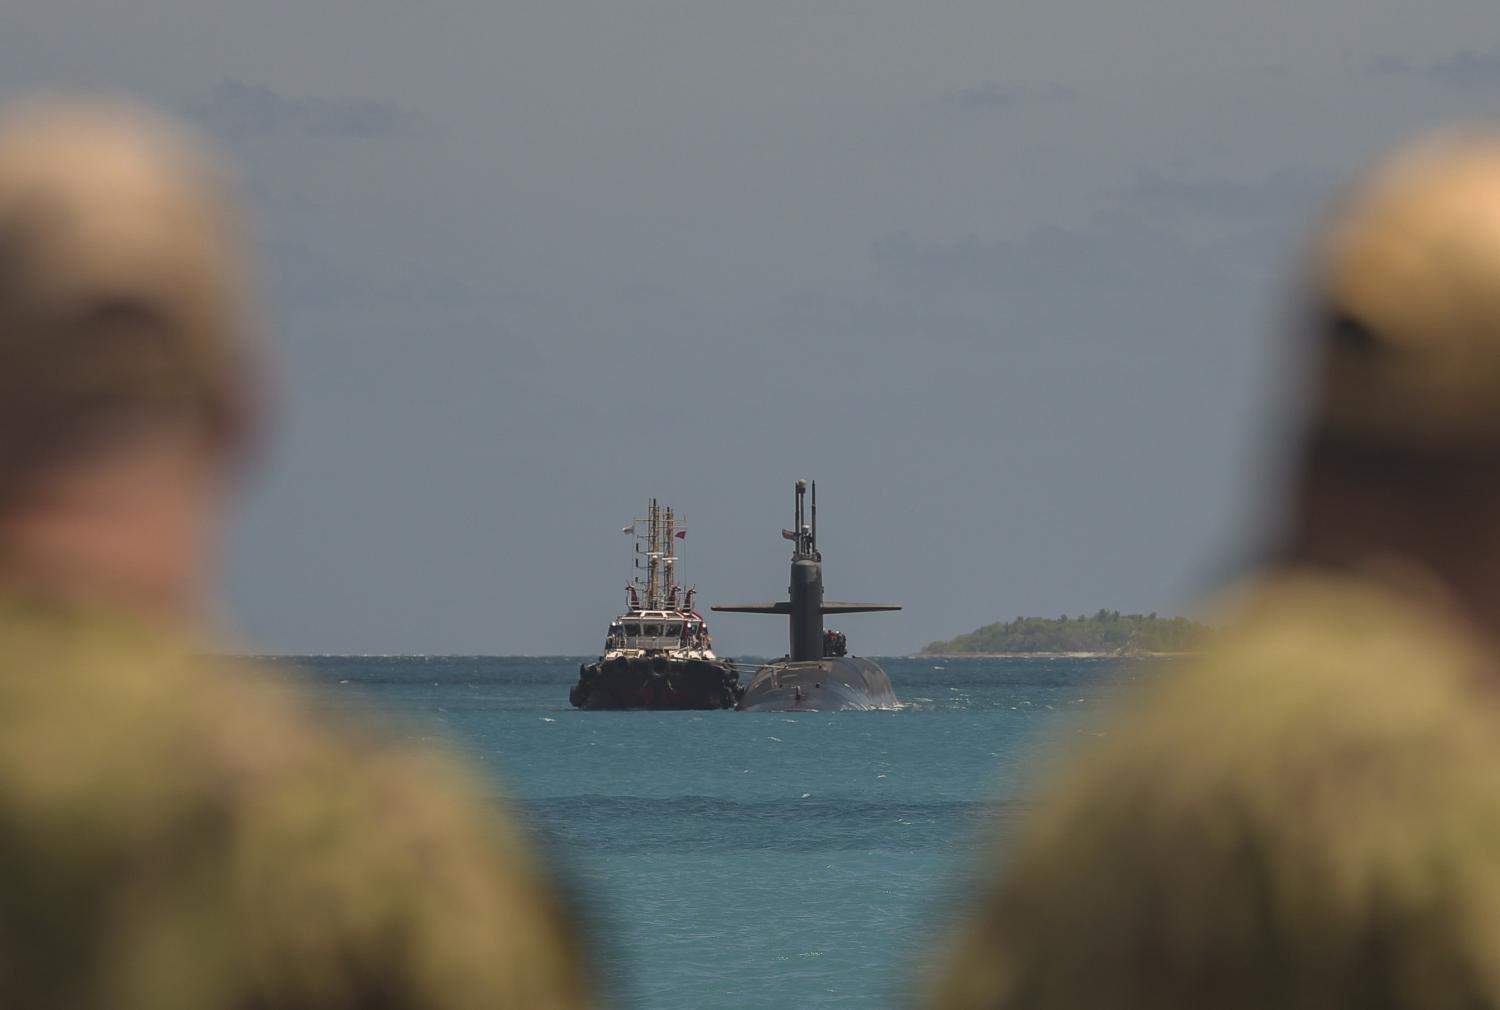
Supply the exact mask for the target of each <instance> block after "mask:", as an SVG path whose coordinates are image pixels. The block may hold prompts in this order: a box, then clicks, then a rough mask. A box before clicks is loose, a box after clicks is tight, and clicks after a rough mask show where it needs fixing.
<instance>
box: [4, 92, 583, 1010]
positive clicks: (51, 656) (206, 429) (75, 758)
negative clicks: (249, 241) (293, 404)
mask: <svg viewBox="0 0 1500 1010" xmlns="http://www.w3.org/2000/svg"><path fill="white" fill-rule="evenodd" d="M238 255H239V246H238V239H237V236H236V235H235V233H234V225H233V221H232V220H231V215H230V214H229V212H228V209H227V207H226V205H225V203H224V202H223V200H222V198H221V196H220V193H219V192H218V187H217V183H216V181H215V178H214V176H213V173H212V171H211V169H210V167H209V166H207V165H206V164H205V163H204V162H203V161H202V160H200V158H199V156H198V155H197V154H196V153H195V152H194V151H193V150H191V149H190V147H189V146H188V145H186V144H185V143H184V141H182V140H181V139H180V138H179V137H177V136H176V135H175V134H174V133H172V131H171V130H170V129H168V128H167V127H165V126H164V125H162V124H160V123H157V122H155V121H152V120H150V119H149V118H148V117H144V116H142V115H141V114H139V113H135V112H131V111H128V110H125V109H122V108H119V107H115V106H112V105H107V104H92V103H62V104H58V103H49V104H42V105H35V106H30V107H27V108H26V109H24V110H22V111H19V112H17V113H16V114H15V115H14V116H12V117H11V119H10V120H9V122H8V123H7V124H6V125H5V126H4V127H3V128H0V1006H6V1007H18V1008H19V1007H27V1008H53V1007H59V1008H60V1007H67V1008H105V1007H108V1008H112V1010H148V1008H149V1010H168V1008H178V1007H181V1008H189V1007H191V1008H236V1010H239V1008H249V1007H262V1008H277V1007H287V1008H290V1007H295V1008H299V1010H302V1008H314V1007H317V1008H354V1007H380V1008H407V1007H410V1008H418V1007H421V1008H427V1007H439V1008H478V1007H487V1008H489V1007H528V1008H533V1007H535V1008H549V1007H550V1008H572V1007H576V1006H581V1005H583V1004H584V1003H585V994H584V989H585V985H584V982H583V980H582V979H581V978H580V961H579V958H578V956H577V953H576V951H575V948H574V946H573V942H572V938H571V935H570V933H569V930H568V928H567V925H566V923H565V921H564V917H563V916H562V914H561V913H560V911H559V908H558V906H557V904H556V902H555V899H554V897H553V895H552V893H551V891H550V890H549V888H547V887H546V886H545V885H544V884H543V883H542V882H541V881H540V878H539V877H538V875H537V874H536V872H535V868H534V866H533V864H532V863H531V861H530V859H529V857H528V856H527V854H526V853H525V852H524V851H523V846H522V844H521V842H520V839H519V837H518V835H517V834H516V832H515V831H514V830H513V829H512V828H511V827H509V826H508V825H506V824H504V823H502V822H499V821H498V820H497V817H496V815H495V814H494V813H493V812H492V811H491V810H490V809H488V807H487V806H482V805H480V801H479V798H478V797H479V792H478V790H477V789H476V788H472V787H471V785H470V783H469V781H468V780H467V779H466V778H465V777H464V776H463V775H462V774H461V773H459V772H456V771H455V770H454V769H453V768H451V767H450V766H449V765H448V764H447V762H446V761H445V760H443V759H441V758H438V757H435V756H433V755H428V754H424V753H418V752H408V751H403V750H401V749H399V748H396V747H392V746H387V745H382V744H377V743H376V742H375V741H373V740H369V739H364V738H363V737H362V736H361V735H360V733H359V732H358V731H357V730H356V729H352V728H346V729H340V730H338V731H334V730H330V729H327V728H325V727H323V726H320V725H317V724H316V723H315V722H314V720H313V719H312V718H311V717H310V716H309V714H308V711H307V708H306V705H305V703H304V701H303V700H302V699H301V698H300V697H299V696H297V695H296V694H295V693H294V692H292V691H290V690H281V689H276V688H273V687H271V686H269V680H268V679H266V678H260V677H257V676H251V675H250V671H248V670H246V669H237V668H235V664H234V663H231V662H228V661H222V660H214V659H207V658H205V657H204V653H205V652H206V651H208V646H207V644H206V643H205V642H204V641H203V640H201V639H200V638H199V637H198V632H197V630H196V627H195V626H196V623H197V617H198V615H199V613H200V612H201V611H204V610H206V609H209V608H208V607H207V606H206V603H205V593H206V590H207V587H208V585H209V583H210V581H211V579H210V576H211V575H212V554H213V550H214V546H215V539H216V535H217V533H218V528H217V527H218V524H219V520H220V511H221V504H222V502H221V499H222V497H223V495H224V492H225V489H226V485H228V484H230V483H231V482H232V479H233V478H234V476H235V470H236V466H237V464H238V463H239V462H240V458H241V456H242V455H243V454H244V452H245V450H246V448H247V443H248V441H249V440H250V436H251V429H252V428H253V422H254V420H255V418H254V416H253V413H254V412H253V406H254V397H253V396H252V392H253V390H252V382H251V378H250V374H249V370H250V368H251V366H252V363H253V362H252V359H253V357H254V351H255V347H254V345H253V342H252V339H251V337H252V334H251V333H250V332H248V328H247V323H246V318H245V315H244V307H243V305H242V303H241V300H242V297H243V293H242V290H241V285H242V275H241V267H240V264H239V262H238V261H237V260H238Z"/></svg>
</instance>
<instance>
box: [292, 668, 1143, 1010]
mask: <svg viewBox="0 0 1500 1010" xmlns="http://www.w3.org/2000/svg"><path fill="white" fill-rule="evenodd" d="M289 662H291V663H293V664H295V665H296V666H297V668H298V669H299V670H300V672H298V673H296V674H294V676H296V677H298V678H301V679H305V680H308V681H311V682H312V683H313V684H314V685H315V686H316V690H317V691H318V692H319V693H320V694H321V695H322V696H323V697H324V698H325V699H326V701H327V704H328V705H330V706H331V707H333V708H335V709H351V710H356V711H357V710H361V709H373V710H374V711H375V712H376V713H377V714H378V715H379V716H380V717H381V725H382V726H384V727H385V729H384V731H385V732H390V733H394V734H400V735H402V736H404V737H407V738H411V739H422V740H431V741H434V742H440V743H445V744H447V745H449V746H452V747H454V748H456V749H458V750H460V751H462V752H463V753H464V754H465V755H466V756H467V757H468V758H469V759H470V761H471V762H472V763H473V764H475V765H476V766H477V767H478V768H479V769H480V770H481V772H482V773H483V774H484V775H485V776H486V781H487V783H488V784H489V785H490V786H491V787H492V788H493V790H494V793H495V795H496V796H504V797H506V798H508V799H509V800H510V801H511V804H512V806H513V807H514V808H515V809H517V810H518V812H519V813H520V814H521V816H522V817H523V818H524V819H525V821H526V822H527V825H528V827H529V828H530V829H531V830H532V831H533V832H535V833H536V835H537V838H538V845H539V850H540V851H541V852H543V853H545V855H546V857H547V858H548V859H549V860H550V861H551V864H552V868H553V869H554V871H555V872H556V873H557V874H558V876H559V878H560V879H561V880H562V881H563V882H564V886H565V887H566V889H567V890H568V892H569V893H570V894H571V895H572V897H573V901H574V903H575V905H576V906H577V908H578V911H579V914H580V915H581V917H582V918H583V919H584V921H585V923H586V929H587V932H588V935H589V937H590V945H591V948H592V950H593V951H594V952H595V955H596V964H597V972H598V981H599V984H600V987H601V988H602V990H603V991H604V994H605V995H606V997H607V1000H608V1003H609V1005H611V1006H614V1007H618V1008H621V1010H634V1008H639V1010H701V1008H725V1010H731V1008H734V1010H738V1008H766V1010H772V1008H774V1010H787V1008H803V1010H811V1008H835V1007H861V1008H880V1007H905V1006H910V1005H912V1004H913V1002H914V1000H915V998H916V993H917V992H918V991H919V990H920V983H921V979H922V972H923V971H924V970H925V969H926V968H927V967H928V966H929V965H930V964H931V962H932V955H933V953H934V952H935V951H936V950H938V948H939V946H940V944H941V942H942V939H943V937H944V935H945V931H946V930H948V929H950V928H951V926H952V923H953V922H954V921H955V917H956V916H957V914H958V913H959V912H961V910H962V909H963V908H964V902H963V896H964V895H965V894H966V893H971V891H970V888H969V885H971V884H972V883H973V881H974V879H975V876H976V874H977V873H978V872H979V871H980V870H981V869H982V867H983V865H984V860H985V859H989V858H993V854H994V852H995V851H996V849H997V848H1001V847H1003V842H1004V839H1005V837H1006V835H1007V833H1008V832H1009V831H1010V830H1011V829H1012V828H1013V827H1014V825H1015V824H1016V822H1017V820H1018V819H1019V818H1020V817H1021V816H1022V815H1023V814H1024V812H1025V810H1026V807H1027V803H1028V799H1027V797H1028V795H1029V794H1030V788H1031V786H1032V783H1033V782H1034V780H1035V779H1036V778H1037V777H1038V775H1039V774H1041V773H1042V771H1043V769H1044V766H1045V764H1046V763H1047V762H1048V761H1051V760H1054V759H1055V757H1056V756H1057V755H1059V754H1066V753H1067V752H1068V750H1069V749H1070V748H1074V747H1076V746H1078V745H1079V744H1081V743H1082V742H1083V741H1084V740H1086V739H1087V738H1088V736H1089V735H1090V734H1091V732H1092V728H1091V722H1090V720H1089V718H1088V715H1089V713H1090V712H1091V711H1093V710H1096V709H1097V708H1098V707H1099V706H1100V705H1101V704H1104V703H1106V702H1107V701H1108V700H1109V697H1110V695H1111V694H1112V693H1114V692H1116V691H1118V690H1119V689H1121V688H1122V687H1123V686H1125V685H1128V684H1129V683H1130V682H1131V681H1133V680H1135V679H1136V678H1137V677H1139V676H1145V675H1148V674H1145V673H1143V672H1142V668H1141V667H1139V666H1137V665H1135V664H1128V663H1121V662H1118V661H1114V660H1104V659H1070V658H1058V659H1045V658H1025V659H887V660H882V661H881V662H882V665H884V666H885V668H886V670H887V672H888V673H889V674H890V675H891V680H892V682H893V683H894V684H895V687H896V692H897V695H898V696H899V697H900V698H901V700H902V702H903V703H904V707H903V708H902V709H900V710H898V711H891V712H829V713H822V714H797V715H792V714H765V713H736V712H580V711H577V710H575V709H573V708H571V707H569V705H568V700H567V699H568V688H569V687H570V686H571V685H572V684H573V682H574V681H575V680H576V678H577V673H578V664H579V662H580V660H579V659H578V658H576V657H575V658H564V657H538V658H531V657H494V656H463V657H460V656H443V657H411V656H403V657H365V656H358V657H356V656H307V657H297V658H293V659H291V660H289ZM742 679H743V678H742Z"/></svg>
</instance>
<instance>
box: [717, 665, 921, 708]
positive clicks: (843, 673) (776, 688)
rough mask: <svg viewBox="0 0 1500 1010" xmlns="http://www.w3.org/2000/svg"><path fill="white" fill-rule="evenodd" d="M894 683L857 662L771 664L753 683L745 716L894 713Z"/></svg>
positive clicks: (741, 705)
mask: <svg viewBox="0 0 1500 1010" xmlns="http://www.w3.org/2000/svg"><path fill="white" fill-rule="evenodd" d="M896 705H897V703H896V692H895V691H894V690H893V689H892V688H891V679H890V677H888V676H886V673H885V671H884V670H882V669H881V668H880V667H879V666H877V665H876V664H874V663H872V662H870V661H869V660H868V659H860V658H858V657H856V656H836V657H835V656H830V657H827V658H825V659H809V660H803V661H800V662H794V663H792V662H783V663H770V664H767V665H766V666H763V667H761V668H760V669H759V670H757V671H756V672H755V676H754V677H752V678H751V679H750V685H749V686H748V687H746V688H745V692H744V694H743V696H741V698H740V701H739V704H738V705H737V706H736V707H737V708H738V709H739V710H740V711H741V712H833V711H838V710H864V711H869V710H874V709H884V708H895V707H896Z"/></svg>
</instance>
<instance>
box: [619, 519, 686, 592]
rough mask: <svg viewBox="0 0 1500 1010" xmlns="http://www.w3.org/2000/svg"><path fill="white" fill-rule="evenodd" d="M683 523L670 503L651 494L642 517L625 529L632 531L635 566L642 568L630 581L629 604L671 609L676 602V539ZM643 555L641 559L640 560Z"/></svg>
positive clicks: (638, 568)
mask: <svg viewBox="0 0 1500 1010" xmlns="http://www.w3.org/2000/svg"><path fill="white" fill-rule="evenodd" d="M682 525H683V522H682V517H681V516H679V515H677V514H676V513H675V512H673V511H672V507H671V506H670V505H666V506H664V505H659V504H658V503H657V501H656V499H655V498H652V499H651V505H650V507H649V508H648V509H647V510H646V515H645V517H644V518H638V519H636V520H634V521H633V522H632V523H631V525H630V526H629V528H628V532H632V533H634V534H635V538H636V543H635V553H636V559H635V567H636V570H637V571H640V570H641V569H642V568H643V567H644V568H645V571H646V576H645V578H644V579H642V578H640V577H639V576H637V577H636V578H635V580H634V581H633V582H632V583H631V599H630V600H629V605H630V606H631V607H632V608H633V609H638V610H671V609H673V607H674V606H675V605H676V600H675V597H676V595H677V594H676V589H677V588H678V587H677V551H676V541H677V539H678V534H679V532H680V530H681V527H682ZM642 559H644V560H642Z"/></svg>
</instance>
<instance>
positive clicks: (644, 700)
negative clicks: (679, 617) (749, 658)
mask: <svg viewBox="0 0 1500 1010" xmlns="http://www.w3.org/2000/svg"><path fill="white" fill-rule="evenodd" d="M743 690H744V689H743V688H742V687H741V686H740V674H739V671H738V670H736V669H735V668H734V664H733V663H728V662H720V661H717V660H706V659H675V658H671V657H667V656H652V657H649V658H646V657H639V658H630V659H627V658H624V657H616V658H614V659H606V660H601V661H599V662H594V663H586V664H584V665H583V666H581V667H579V668H578V683H577V684H575V685H574V686H573V689H572V690H571V691H570V692H568V700H569V701H570V702H572V703H573V707H574V708H585V709H607V710H622V709H679V710H680V709H713V708H734V707H735V704H736V703H737V702H738V701H739V699H740V694H741V692H742V691H743Z"/></svg>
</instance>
